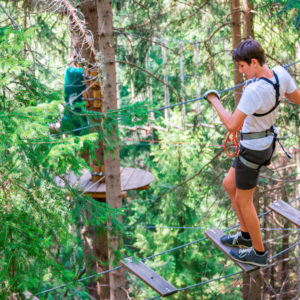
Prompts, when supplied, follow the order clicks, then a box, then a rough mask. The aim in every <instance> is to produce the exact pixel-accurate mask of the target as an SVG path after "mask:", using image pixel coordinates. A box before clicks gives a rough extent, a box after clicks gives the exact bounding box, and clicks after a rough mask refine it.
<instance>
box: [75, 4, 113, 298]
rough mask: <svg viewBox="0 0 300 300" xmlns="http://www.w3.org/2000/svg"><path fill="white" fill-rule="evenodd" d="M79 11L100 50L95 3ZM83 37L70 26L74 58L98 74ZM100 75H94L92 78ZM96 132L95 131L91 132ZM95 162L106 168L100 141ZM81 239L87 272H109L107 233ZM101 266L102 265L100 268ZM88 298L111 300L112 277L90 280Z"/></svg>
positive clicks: (89, 231)
mask: <svg viewBox="0 0 300 300" xmlns="http://www.w3.org/2000/svg"><path fill="white" fill-rule="evenodd" d="M80 10H81V12H82V14H83V16H84V19H85V24H86V27H87V29H88V30H89V31H90V32H91V33H92V35H93V36H94V48H95V49H96V50H98V49H99V40H98V38H97V36H98V22H97V21H95V20H97V8H96V5H95V2H92V1H82V3H81V4H80ZM80 36H81V34H80V33H78V32H77V31H76V30H74V28H73V27H72V26H71V45H72V50H71V57H72V58H73V59H74V60H75V62H78V63H80V65H82V61H84V67H86V68H89V69H94V70H95V63H96V57H95V55H94V53H93V51H91V48H90V47H87V46H83V44H84V43H83V42H82V39H81V38H80ZM95 74H97V72H96V71H95V72H94V74H93V76H95ZM86 93H87V95H88V98H93V97H94V95H93V89H92V88H91V89H89V90H88V91H87V92H86ZM87 109H88V110H89V111H97V112H101V110H102V108H101V107H100V108H95V107H93V105H91V106H89V107H88V108H87ZM93 122H99V120H93ZM92 130H96V129H92ZM95 156H96V159H97V160H98V161H99V162H100V165H104V148H103V143H102V141H101V140H99V141H98V148H97V149H96V150H95ZM82 157H83V158H84V159H85V160H86V161H87V162H88V163H89V164H90V165H91V166H92V167H93V166H96V165H99V162H96V161H93V162H91V161H90V155H89V152H88V151H87V152H86V153H83V154H82ZM85 214H86V216H85V217H86V218H87V219H88V220H90V219H91V218H92V216H90V215H89V214H88V213H87V212H86V213H85ZM81 238H82V243H83V253H84V259H85V265H86V268H87V270H92V273H95V272H97V273H99V272H102V271H105V270H107V269H108V245H107V232H106V231H105V230H103V229H102V230H99V229H98V228H97V227H95V226H91V225H88V226H82V228H81ZM99 262H103V264H100V263H99ZM88 290H89V295H90V296H91V297H93V298H95V299H109V295H110V289H109V274H104V275H103V276H102V277H98V278H97V280H95V279H94V278H91V279H90V281H89V283H88Z"/></svg>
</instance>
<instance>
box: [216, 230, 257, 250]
mask: <svg viewBox="0 0 300 300" xmlns="http://www.w3.org/2000/svg"><path fill="white" fill-rule="evenodd" d="M220 240H221V242H222V243H223V244H224V245H226V246H230V247H241V248H249V247H252V241H251V239H249V240H247V239H244V238H243V236H242V233H241V232H238V233H237V234H235V235H230V234H229V235H223V236H222V237H221V238H220Z"/></svg>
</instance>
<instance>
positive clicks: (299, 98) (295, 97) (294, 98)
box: [284, 89, 300, 105]
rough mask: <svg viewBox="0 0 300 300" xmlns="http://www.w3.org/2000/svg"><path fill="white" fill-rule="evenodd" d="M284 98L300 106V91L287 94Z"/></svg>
mask: <svg viewBox="0 0 300 300" xmlns="http://www.w3.org/2000/svg"><path fill="white" fill-rule="evenodd" d="M284 96H285V98H286V99H288V100H289V101H290V102H292V103H295V104H297V105H300V91H299V90H298V89H296V90H295V91H294V92H292V93H290V94H288V93H285V94H284Z"/></svg>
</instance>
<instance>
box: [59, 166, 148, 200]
mask: <svg viewBox="0 0 300 300" xmlns="http://www.w3.org/2000/svg"><path fill="white" fill-rule="evenodd" d="M63 177H64V178H65V179H66V180H67V182H68V183H69V184H70V186H71V187H74V188H75V187H77V188H78V189H79V190H81V191H83V192H85V193H87V194H92V197H93V198H97V196H99V197H98V198H103V197H105V193H106V186H105V183H100V182H99V183H95V182H93V181H92V180H91V179H92V174H91V172H90V171H89V170H83V171H82V173H81V176H79V175H76V174H74V172H71V173H70V174H68V175H64V176H63ZM120 178H121V190H122V192H126V191H129V190H143V189H148V188H149V185H150V183H151V182H153V181H154V176H153V175H152V174H151V173H150V172H148V171H146V170H142V169H134V168H127V167H126V168H121V169H120ZM55 182H56V184H57V185H59V186H60V187H64V186H65V182H64V180H62V179H61V178H59V177H56V179H55ZM123 195H124V194H123Z"/></svg>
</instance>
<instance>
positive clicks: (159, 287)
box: [121, 257, 177, 297]
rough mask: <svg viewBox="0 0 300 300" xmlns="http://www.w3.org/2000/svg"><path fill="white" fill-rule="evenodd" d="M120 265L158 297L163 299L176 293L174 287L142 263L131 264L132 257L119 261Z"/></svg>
mask: <svg viewBox="0 0 300 300" xmlns="http://www.w3.org/2000/svg"><path fill="white" fill-rule="evenodd" d="M121 264H122V265H123V266H124V267H125V268H127V269H128V270H129V271H130V272H132V273H133V274H134V275H135V276H137V277H138V278H140V279H141V280H142V281H143V282H145V283H146V284H147V285H149V286H150V287H151V288H152V289H153V290H155V291H156V292H157V293H158V294H159V295H160V296H162V297H165V296H169V295H172V294H175V293H176V292H177V289H176V287H174V286H173V285H172V284H170V283H169V282H168V281H166V280H165V279H164V278H162V277H161V276H159V275H158V274H157V273H155V272H154V271H153V270H152V269H150V268H149V267H147V266H146V265H145V264H144V263H142V262H140V261H139V262H133V259H132V257H127V258H125V259H123V260H122V261H121Z"/></svg>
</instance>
